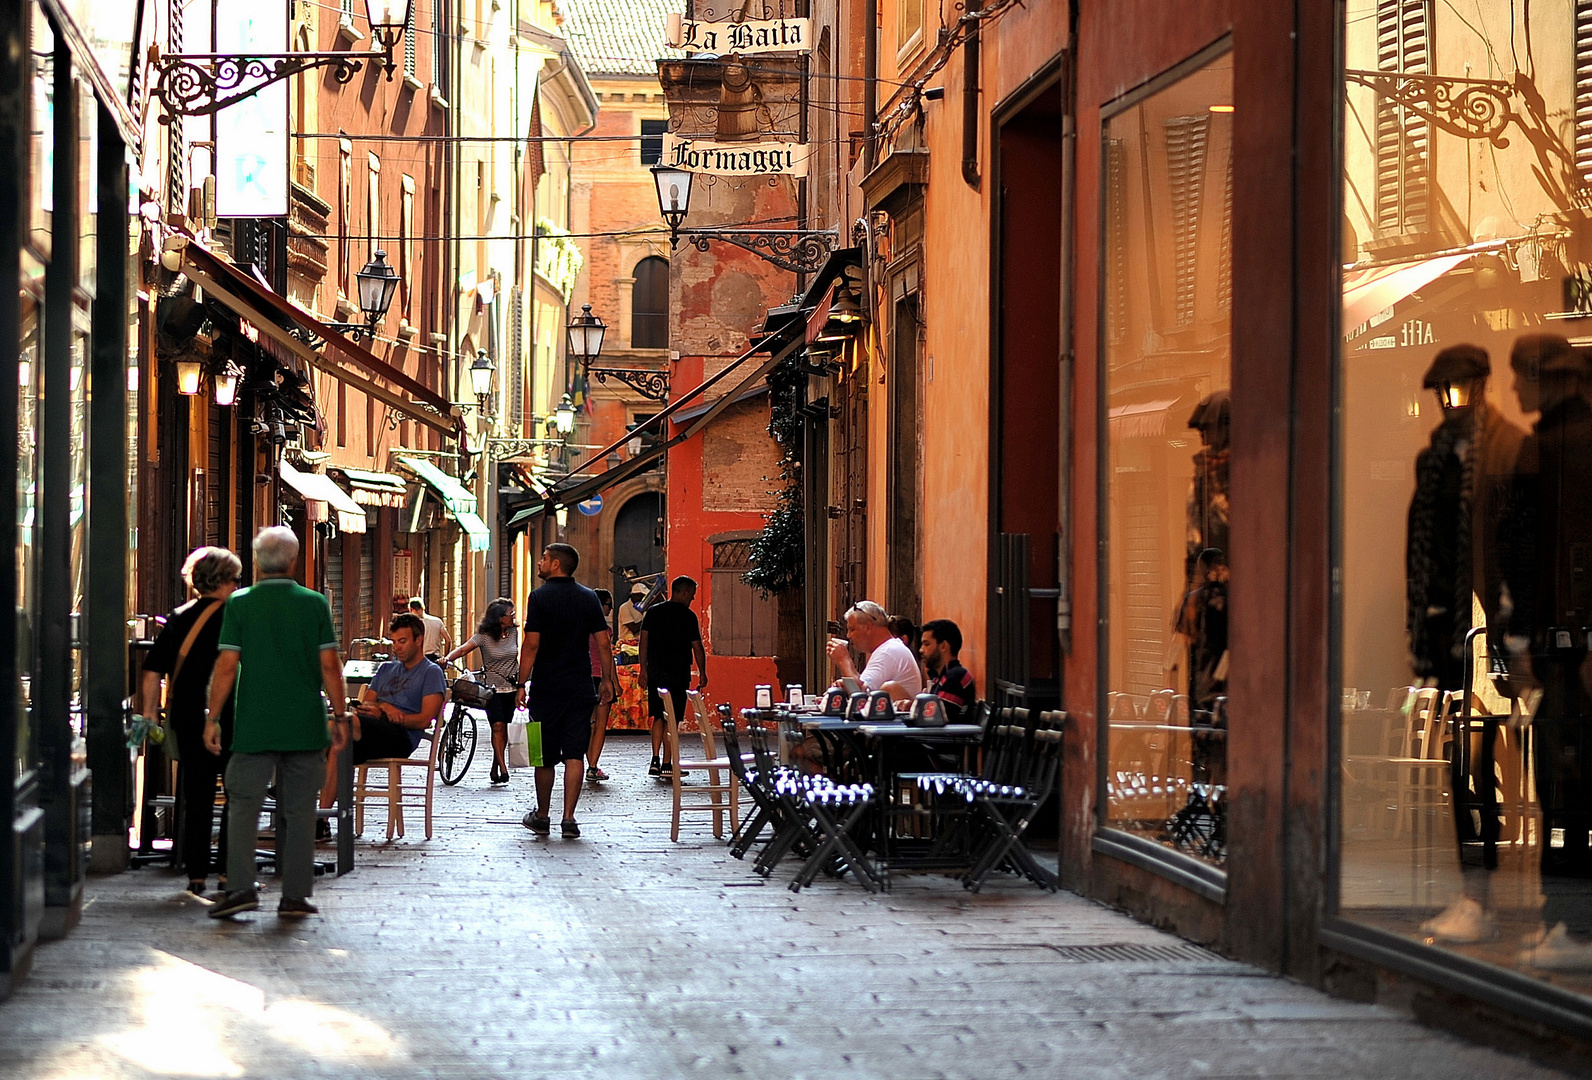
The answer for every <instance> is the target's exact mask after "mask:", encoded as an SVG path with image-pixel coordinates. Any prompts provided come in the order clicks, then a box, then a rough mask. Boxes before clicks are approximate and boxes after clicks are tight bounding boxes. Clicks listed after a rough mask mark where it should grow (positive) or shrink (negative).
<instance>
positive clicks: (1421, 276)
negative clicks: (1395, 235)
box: [1343, 251, 1476, 334]
mask: <svg viewBox="0 0 1592 1080" xmlns="http://www.w3.org/2000/svg"><path fill="white" fill-rule="evenodd" d="M1475 255H1476V252H1474V251H1462V252H1460V253H1459V254H1458V255H1442V256H1439V257H1437V258H1435V259H1421V260H1418V261H1416V262H1402V263H1392V264H1390V265H1388V266H1376V267H1372V268H1370V269H1368V270H1359V271H1354V272H1351V273H1348V274H1345V275H1344V278H1343V331H1344V333H1346V334H1347V333H1348V332H1350V331H1352V330H1353V329H1354V328H1355V327H1357V326H1359V325H1360V324H1361V323H1364V322H1367V321H1369V320H1370V318H1371V316H1373V315H1375V314H1377V313H1378V312H1381V311H1386V310H1387V309H1388V308H1390V307H1392V306H1393V305H1394V304H1396V303H1398V302H1399V301H1400V300H1403V299H1404V298H1405V297H1407V296H1409V295H1410V294H1411V293H1413V292H1415V291H1416V290H1418V289H1421V288H1424V287H1425V286H1427V285H1430V284H1431V283H1432V282H1434V281H1436V280H1437V279H1438V278H1440V277H1442V276H1443V275H1444V274H1446V273H1448V272H1449V271H1450V270H1452V269H1454V267H1456V266H1458V265H1459V264H1460V263H1462V262H1464V261H1465V260H1466V259H1470V258H1474V257H1475Z"/></svg>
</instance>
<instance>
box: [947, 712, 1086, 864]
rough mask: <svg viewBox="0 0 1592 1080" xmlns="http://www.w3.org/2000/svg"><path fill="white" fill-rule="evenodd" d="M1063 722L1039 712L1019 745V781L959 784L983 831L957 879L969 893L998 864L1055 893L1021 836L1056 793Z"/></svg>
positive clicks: (1056, 715)
mask: <svg viewBox="0 0 1592 1080" xmlns="http://www.w3.org/2000/svg"><path fill="white" fill-rule="evenodd" d="M1066 718H1067V714H1066V713H1063V712H1047V713H1042V714H1040V718H1039V721H1038V722H1037V723H1036V724H1035V727H1034V732H1033V735H1032V736H1031V737H1029V738H1026V739H1024V740H1023V742H1022V744H1021V746H1022V751H1021V757H1020V759H1019V764H1018V768H1017V777H1018V780H1019V782H1018V783H1016V784H996V783H992V782H991V781H988V780H983V779H980V780H975V781H971V782H968V783H966V784H964V785H962V789H963V790H964V792H965V793H966V794H967V795H968V796H970V797H971V799H972V801H973V805H974V806H975V807H977V808H978V811H979V813H980V816H981V817H982V819H983V824H984V825H985V827H986V828H985V829H984V832H983V843H982V844H981V850H978V851H976V852H975V853H974V856H973V863H972V866H971V867H970V868H969V869H968V872H967V873H966V874H965V875H963V877H962V884H963V885H964V886H965V887H966V888H968V889H970V890H972V891H973V892H978V890H979V889H981V888H983V885H984V879H985V878H987V877H988V876H989V874H990V872H991V871H993V870H995V869H996V868H997V867H999V866H1001V865H1002V864H1007V865H1009V866H1010V867H1011V868H1012V869H1013V870H1015V871H1016V872H1018V873H1020V874H1022V875H1023V876H1024V877H1026V878H1028V879H1029V880H1030V881H1032V882H1033V883H1034V884H1036V885H1038V886H1039V887H1040V888H1042V889H1048V890H1049V891H1051V892H1054V891H1055V890H1056V888H1057V885H1058V882H1057V879H1056V875H1055V874H1053V873H1051V872H1050V871H1049V870H1046V869H1045V868H1043V867H1041V866H1040V865H1039V863H1038V862H1036V861H1035V860H1034V857H1033V855H1032V854H1030V853H1029V851H1028V849H1027V848H1026V847H1025V846H1024V845H1023V834H1024V833H1026V832H1027V831H1028V826H1029V825H1030V824H1031V823H1032V821H1033V819H1034V814H1035V813H1036V812H1037V811H1038V810H1039V808H1040V807H1041V806H1043V805H1044V803H1045V800H1046V799H1048V798H1049V797H1050V793H1051V792H1052V791H1053V790H1055V786H1056V777H1057V774H1058V771H1059V766H1060V761H1061V747H1062V733H1063V730H1064V728H1065V726H1066Z"/></svg>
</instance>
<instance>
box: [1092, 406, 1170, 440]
mask: <svg viewBox="0 0 1592 1080" xmlns="http://www.w3.org/2000/svg"><path fill="white" fill-rule="evenodd" d="M1178 400H1179V399H1177V398H1172V399H1170V400H1166V399H1160V400H1156V401H1139V402H1135V403H1133V404H1132V405H1118V406H1116V407H1115V408H1113V409H1111V410H1109V411H1108V412H1107V413H1106V417H1107V419H1108V420H1109V422H1110V424H1111V434H1112V436H1113V437H1114V438H1118V439H1158V438H1160V437H1161V436H1163V435H1165V434H1166V411H1167V410H1168V409H1170V408H1171V407H1172V406H1173V405H1176V404H1177V403H1178Z"/></svg>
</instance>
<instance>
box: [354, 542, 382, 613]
mask: <svg viewBox="0 0 1592 1080" xmlns="http://www.w3.org/2000/svg"><path fill="white" fill-rule="evenodd" d="M375 550H376V534H375V533H368V532H367V533H360V534H359V621H360V624H361V625H360V627H359V631H360V633H361V635H363V636H365V637H377V636H379V635H380V634H381V631H382V629H383V628H382V627H380V626H378V625H377V624H376V618H375V616H376V557H375Z"/></svg>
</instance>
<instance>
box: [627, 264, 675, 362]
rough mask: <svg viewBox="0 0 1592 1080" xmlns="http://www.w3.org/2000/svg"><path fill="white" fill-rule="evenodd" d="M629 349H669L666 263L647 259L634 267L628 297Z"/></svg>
mask: <svg viewBox="0 0 1592 1080" xmlns="http://www.w3.org/2000/svg"><path fill="white" fill-rule="evenodd" d="M630 347H631V348H632V349H667V348H668V347H669V260H667V259H663V258H659V257H658V256H657V255H649V256H647V257H646V258H645V259H642V260H641V261H640V262H639V263H637V264H636V284H635V287H634V288H633V289H632V291H631V294H630Z"/></svg>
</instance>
